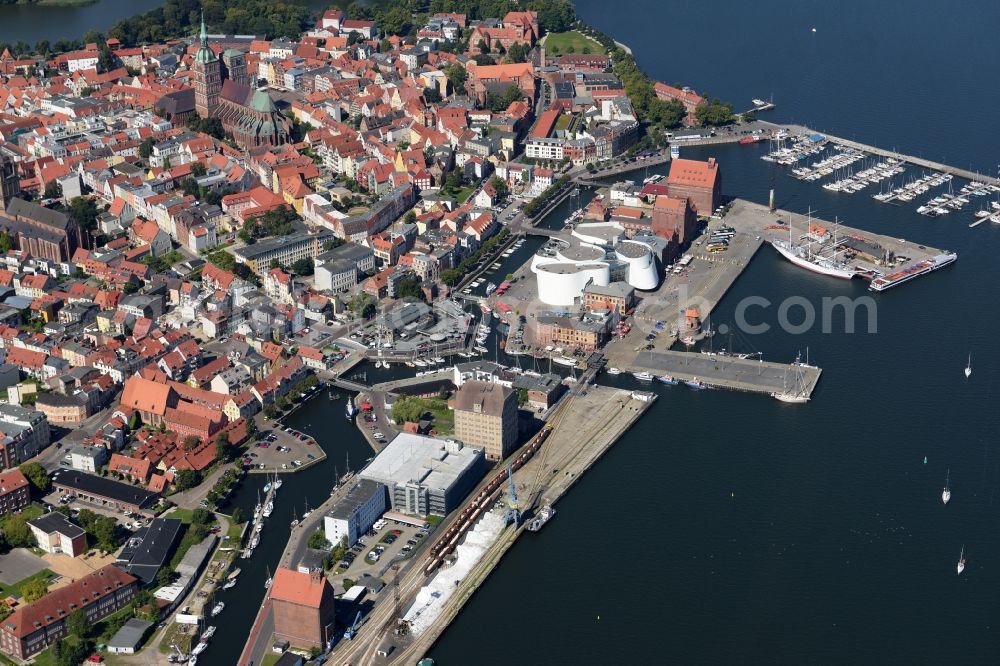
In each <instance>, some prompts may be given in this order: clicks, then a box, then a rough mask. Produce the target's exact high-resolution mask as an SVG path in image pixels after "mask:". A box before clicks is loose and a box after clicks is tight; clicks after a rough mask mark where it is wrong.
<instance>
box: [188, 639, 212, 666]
mask: <svg viewBox="0 0 1000 666" xmlns="http://www.w3.org/2000/svg"><path fill="white" fill-rule="evenodd" d="M198 645H199V646H201V643H198ZM206 645H207V643H206ZM195 649H197V648H195ZM187 663H188V666H195V664H197V663H198V655H196V654H194V653H191V658H190V659H188V661H187Z"/></svg>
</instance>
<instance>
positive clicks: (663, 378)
mask: <svg viewBox="0 0 1000 666" xmlns="http://www.w3.org/2000/svg"><path fill="white" fill-rule="evenodd" d="M657 379H658V380H659V381H660V383H662V384H666V385H667V386H677V380H676V379H674V378H673V377H671V376H670V375H660V376H659V377H657Z"/></svg>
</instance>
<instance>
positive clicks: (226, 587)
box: [222, 580, 236, 590]
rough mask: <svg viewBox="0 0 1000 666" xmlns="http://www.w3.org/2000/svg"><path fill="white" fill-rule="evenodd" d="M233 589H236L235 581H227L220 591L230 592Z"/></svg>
mask: <svg viewBox="0 0 1000 666" xmlns="http://www.w3.org/2000/svg"><path fill="white" fill-rule="evenodd" d="M234 587H236V581H235V580H227V581H226V584H225V585H223V586H222V589H223V590H231V589H232V588H234Z"/></svg>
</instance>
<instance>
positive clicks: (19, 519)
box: [2, 513, 35, 548]
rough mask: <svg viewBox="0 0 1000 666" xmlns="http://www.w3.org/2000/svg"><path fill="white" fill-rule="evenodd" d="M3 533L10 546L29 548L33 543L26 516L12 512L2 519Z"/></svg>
mask: <svg viewBox="0 0 1000 666" xmlns="http://www.w3.org/2000/svg"><path fill="white" fill-rule="evenodd" d="M2 524H3V533H4V536H5V537H6V539H7V544H8V545H9V546H11V547H12V548H30V547H32V546H34V545H35V537H34V535H33V534H32V533H31V528H30V527H28V517H27V516H25V515H24V514H21V513H12V514H9V515H8V516H7V517H5V518H4V519H3V523H2Z"/></svg>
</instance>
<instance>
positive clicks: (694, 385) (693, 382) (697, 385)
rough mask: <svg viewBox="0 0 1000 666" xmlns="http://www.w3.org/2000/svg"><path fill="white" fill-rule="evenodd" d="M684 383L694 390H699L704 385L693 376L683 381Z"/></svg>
mask: <svg viewBox="0 0 1000 666" xmlns="http://www.w3.org/2000/svg"><path fill="white" fill-rule="evenodd" d="M684 385H685V386H687V387H688V388H693V389H694V390H696V391H700V390H701V389H703V388H705V385H704V384H702V383H701V381H699V380H698V378H697V377H694V378H692V379H690V380H688V381H686V382H684Z"/></svg>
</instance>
